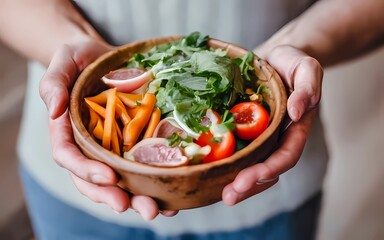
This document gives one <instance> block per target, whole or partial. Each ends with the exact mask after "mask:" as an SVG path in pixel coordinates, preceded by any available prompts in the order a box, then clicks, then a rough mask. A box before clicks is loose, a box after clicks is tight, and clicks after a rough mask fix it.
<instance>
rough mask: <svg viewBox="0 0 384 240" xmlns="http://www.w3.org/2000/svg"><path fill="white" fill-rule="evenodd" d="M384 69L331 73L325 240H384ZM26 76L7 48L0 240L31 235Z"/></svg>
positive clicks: (383, 57) (2, 71)
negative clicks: (23, 179)
mask: <svg viewBox="0 0 384 240" xmlns="http://www.w3.org/2000/svg"><path fill="white" fill-rule="evenodd" d="M383 63H384V49H381V50H378V51H375V53H373V54H370V55H369V56H366V57H363V58H362V59H359V60H356V61H353V62H351V63H348V64H344V65H341V66H337V67H334V68H331V69H328V70H327V71H326V74H325V79H324V88H323V90H324V93H323V100H322V109H321V114H322V118H323V119H324V122H325V125H326V130H327V131H326V134H327V139H328V145H329V147H330V155H331V159H330V164H329V170H328V174H327V179H326V182H325V184H324V187H325V193H324V203H323V205H324V206H323V211H322V214H321V219H320V226H319V233H318V238H319V240H344V239H349V240H361V239H364V240H379V239H384V187H383V186H382V184H383V183H384V157H383V154H382V149H384V137H383V136H384V102H383V99H384V97H381V98H378V99H377V97H376V98H372V96H371V94H370V93H371V92H372V91H381V92H383V91H384V87H383V86H384V68H383ZM25 77H26V63H25V60H24V59H23V58H21V57H20V56H18V55H17V54H15V53H14V52H12V51H10V50H9V49H7V48H6V47H4V46H3V45H2V44H1V43H0V86H1V87H0V128H1V129H0V133H1V134H0V138H1V145H0V156H1V161H0V192H1V193H0V196H1V197H0V213H1V214H0V239H12V238H10V237H9V236H13V237H14V238H13V239H28V238H27V236H29V235H28V232H30V227H29V225H28V219H27V218H26V217H27V215H26V211H25V208H24V200H23V194H22V188H21V186H20V181H19V177H18V174H17V157H16V154H15V148H14V146H15V143H16V138H17V133H18V127H19V123H20V117H21V109H22V101H23V93H24V89H25ZM377 78H379V79H381V80H382V81H381V83H380V84H378V83H377V82H375V81H373V80H372V79H377ZM375 84H376V85H375ZM36 91H37V89H36ZM375 93H377V92H375ZM382 95H384V92H383V93H382ZM379 113H381V115H380V114H379ZM4 231H5V232H6V233H4ZM12 231H13V232H12ZM23 231H24V234H23ZM4 234H7V235H4ZM4 236H7V238H2V237H4Z"/></svg>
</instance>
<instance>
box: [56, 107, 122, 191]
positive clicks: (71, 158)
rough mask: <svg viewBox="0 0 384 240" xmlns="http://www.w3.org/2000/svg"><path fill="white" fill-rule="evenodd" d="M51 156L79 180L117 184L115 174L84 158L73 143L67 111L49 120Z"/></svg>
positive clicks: (96, 162) (102, 165) (104, 166)
mask: <svg viewBox="0 0 384 240" xmlns="http://www.w3.org/2000/svg"><path fill="white" fill-rule="evenodd" d="M49 129H50V131H49V132H50V138H51V145H52V156H53V159H54V160H55V161H56V163H57V164H58V165H59V166H61V167H64V168H66V169H68V170H69V171H70V172H72V173H74V174H75V175H76V176H78V177H80V178H81V179H83V180H85V181H88V182H92V183H97V184H106V185H112V184H116V183H117V182H118V177H117V175H116V173H115V172H114V171H113V170H112V169H111V168H110V167H108V166H107V165H105V164H103V163H101V162H99V161H95V160H91V159H88V158H86V157H85V156H84V155H83V154H82V152H81V151H80V150H79V149H78V147H77V146H76V145H75V143H74V139H73V133H72V126H71V123H70V120H69V116H68V111H66V112H65V113H64V114H63V115H62V116H61V117H59V118H57V119H55V120H52V119H50V120H49Z"/></svg>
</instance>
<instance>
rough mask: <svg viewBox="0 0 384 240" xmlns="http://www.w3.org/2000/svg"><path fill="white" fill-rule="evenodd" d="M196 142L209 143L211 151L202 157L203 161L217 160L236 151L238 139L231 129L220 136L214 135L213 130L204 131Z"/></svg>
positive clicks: (202, 145)
mask: <svg viewBox="0 0 384 240" xmlns="http://www.w3.org/2000/svg"><path fill="white" fill-rule="evenodd" d="M196 143H197V144H198V145H199V146H201V147H204V146H207V145H209V146H210V147H211V152H210V153H209V154H208V155H207V156H205V157H204V158H203V159H202V162H203V163H208V162H213V161H217V160H220V159H223V158H226V157H229V156H231V155H232V154H233V153H234V152H235V147H236V140H235V137H234V135H233V133H232V132H231V131H227V132H226V133H224V134H222V135H221V136H220V137H214V136H213V134H212V133H211V132H209V131H208V132H206V133H202V134H201V135H200V137H199V138H198V139H197V140H196Z"/></svg>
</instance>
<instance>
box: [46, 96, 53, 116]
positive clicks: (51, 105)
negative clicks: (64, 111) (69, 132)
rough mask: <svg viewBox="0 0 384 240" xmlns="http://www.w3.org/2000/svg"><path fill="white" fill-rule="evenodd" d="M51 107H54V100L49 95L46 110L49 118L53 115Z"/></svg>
mask: <svg viewBox="0 0 384 240" xmlns="http://www.w3.org/2000/svg"><path fill="white" fill-rule="evenodd" d="M53 108H54V100H53V99H52V98H51V97H50V98H49V100H48V103H47V110H48V113H49V116H50V117H51V118H52V116H53Z"/></svg>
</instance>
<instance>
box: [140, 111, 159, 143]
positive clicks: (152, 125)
mask: <svg viewBox="0 0 384 240" xmlns="http://www.w3.org/2000/svg"><path fill="white" fill-rule="evenodd" d="M160 117H161V111H160V109H159V108H155V109H153V112H152V116H151V118H150V119H149V122H148V126H147V129H146V130H145V133H144V137H143V138H150V137H152V136H153V133H154V132H155V129H156V127H157V124H159V122H160Z"/></svg>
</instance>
